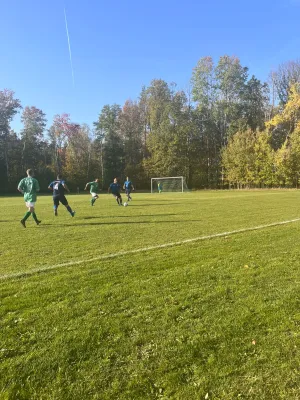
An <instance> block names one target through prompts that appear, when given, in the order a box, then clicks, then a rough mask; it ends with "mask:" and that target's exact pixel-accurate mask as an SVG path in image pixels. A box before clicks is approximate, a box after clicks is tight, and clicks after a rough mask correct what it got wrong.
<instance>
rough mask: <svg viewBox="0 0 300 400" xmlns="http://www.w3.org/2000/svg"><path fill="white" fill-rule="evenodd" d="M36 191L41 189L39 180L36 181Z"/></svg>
mask: <svg viewBox="0 0 300 400" xmlns="http://www.w3.org/2000/svg"><path fill="white" fill-rule="evenodd" d="M36 191H37V192H39V191H40V184H39V181H36Z"/></svg>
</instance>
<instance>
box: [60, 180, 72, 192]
mask: <svg viewBox="0 0 300 400" xmlns="http://www.w3.org/2000/svg"><path fill="white" fill-rule="evenodd" d="M61 184H62V185H63V187H64V188H65V189H66V191H67V192H68V193H70V190H69V188H68V186H67V185H66V184H65V182H62V183H61Z"/></svg>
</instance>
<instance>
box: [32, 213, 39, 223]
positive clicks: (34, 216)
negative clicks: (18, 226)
mask: <svg viewBox="0 0 300 400" xmlns="http://www.w3.org/2000/svg"><path fill="white" fill-rule="evenodd" d="M31 214H32V217H33V219H34V220H35V222H37V221H38V219H37V217H36V213H35V212H34V211H33V213H31Z"/></svg>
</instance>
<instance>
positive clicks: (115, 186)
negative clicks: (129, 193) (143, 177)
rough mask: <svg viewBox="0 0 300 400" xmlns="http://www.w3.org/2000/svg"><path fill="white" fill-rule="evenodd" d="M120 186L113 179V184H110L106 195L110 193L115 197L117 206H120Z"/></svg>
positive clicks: (116, 180)
mask: <svg viewBox="0 0 300 400" xmlns="http://www.w3.org/2000/svg"><path fill="white" fill-rule="evenodd" d="M120 191H121V186H120V185H119V184H118V179H117V178H115V179H114V182H113V183H111V184H110V185H109V188H108V193H110V192H111V193H112V195H113V196H114V197H115V199H116V200H117V203H118V204H119V206H122V205H123V204H122V196H121V193H120Z"/></svg>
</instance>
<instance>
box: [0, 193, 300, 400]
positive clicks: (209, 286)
mask: <svg viewBox="0 0 300 400" xmlns="http://www.w3.org/2000/svg"><path fill="white" fill-rule="evenodd" d="M68 199H69V202H70V205H71V206H72V207H73V208H74V209H75V210H76V216H75V217H74V218H72V217H71V216H70V215H69V214H68V213H67V211H66V210H65V208H64V207H63V206H60V207H59V216H58V217H54V215H53V211H52V203H51V197H49V196H41V197H39V199H38V202H37V207H36V211H37V215H38V218H39V219H41V220H42V224H41V225H40V226H38V227H37V226H35V224H34V222H33V220H32V219H31V218H30V219H29V220H28V222H27V228H26V229H24V228H23V227H22V226H21V224H20V223H19V220H20V219H21V218H22V216H23V214H24V212H25V207H24V203H23V201H22V198H21V197H13V198H4V197H3V198H0V204H1V209H2V217H1V218H0V227H1V237H0V242H1V247H0V252H1V257H0V279H1V280H0V285H1V288H0V317H1V318H0V321H1V322H0V323H1V326H0V399H53V400H54V399H55V400H57V399H62V400H64V399H72V400H74V399H130V400H134V399H143V400H144V399H163V400H166V399H178V400H179V399H180V400H181V399H182V400H186V399H204V398H207V399H215V400H216V399H220V400H221V399H222V400H223V399H225V400H226V399H228V400H229V399H230V400H231V399H300V389H299V370H300V362H299V360H300V354H299V353H300V351H299V346H300V340H299V335H300V332H299V331H300V312H299V305H300V304H299V303H300V301H299V298H300V295H299V292H300V291H299V282H300V272H299V265H300V261H299V259H300V257H299V256H300V248H299V235H300V222H295V223H291V224H287V225H281V226H274V227H269V228H265V229H261V230H258V231H249V232H244V233H240V234H236V235H227V236H225V237H220V238H213V239H211V240H205V241H200V242H194V243H190V244H184V245H181V246H180V245H179V246H174V247H170V248H162V249H155V250H149V251H146V252H142V253H136V254H127V255H124V254H122V255H119V256H115V257H114V258H111V259H101V257H103V256H106V255H110V254H116V253H121V252H127V251H131V250H137V249H142V248H146V247H149V246H158V245H163V244H165V243H170V242H180V241H183V240H185V239H191V238H195V237H200V236H207V235H213V234H216V233H221V232H229V231H234V230H237V229H243V228H251V227H255V226H258V225H266V224H270V223H273V222H280V221H286V220H292V219H295V218H298V217H300V194H299V193H298V192H297V191H245V192H242V191H241V192H238V191H227V192H216V191H214V192H212V191H208V192H197V193H187V194H181V193H176V194H169V193H166V194H160V195H158V194H153V195H149V194H133V201H132V202H130V203H129V206H128V207H118V206H117V204H116V202H115V200H114V199H113V197H112V196H108V195H104V194H103V195H100V198H99V200H97V202H96V204H95V206H94V207H91V206H90V204H89V196H88V195H76V196H75V195H74V196H69V197H68ZM93 258H94V259H96V260H95V261H89V260H90V259H93ZM97 258H98V259H97ZM87 261H89V262H87ZM69 262H71V265H69V266H67V267H66V266H65V267H59V265H61V264H65V263H69ZM72 262H75V263H76V262H80V264H72ZM45 267H51V268H53V267H54V269H51V270H48V271H45V272H40V273H38V272H36V271H37V270H38V269H41V270H42V269H44V268H45ZM30 271H31V272H32V274H31V275H24V276H23V277H19V278H16V277H15V276H16V274H19V273H20V272H22V273H30Z"/></svg>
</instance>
